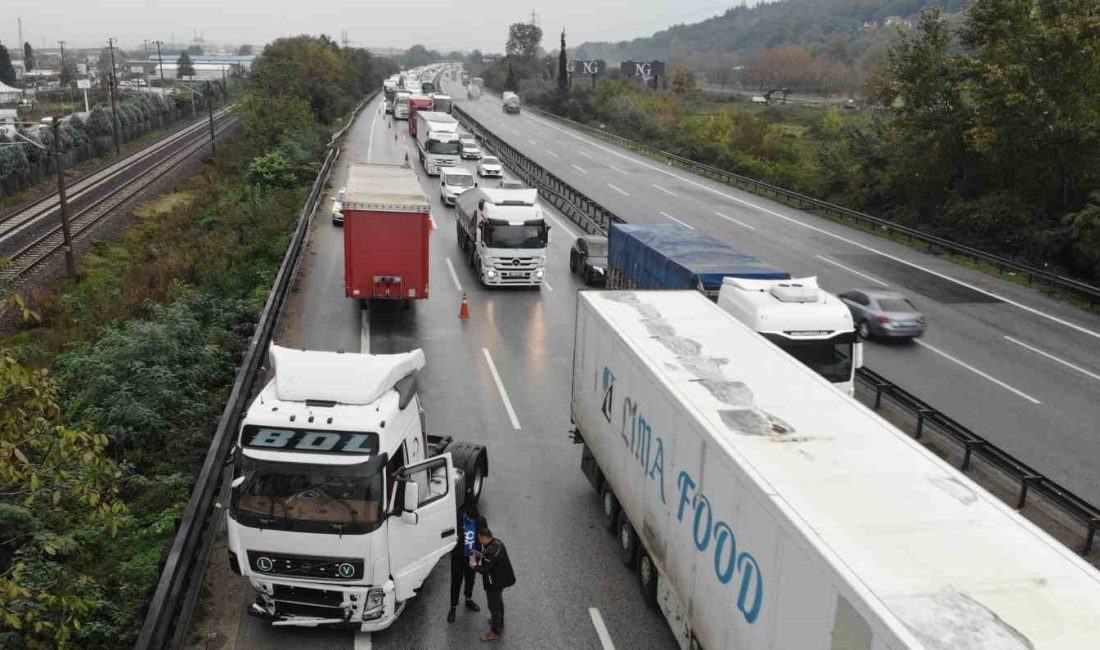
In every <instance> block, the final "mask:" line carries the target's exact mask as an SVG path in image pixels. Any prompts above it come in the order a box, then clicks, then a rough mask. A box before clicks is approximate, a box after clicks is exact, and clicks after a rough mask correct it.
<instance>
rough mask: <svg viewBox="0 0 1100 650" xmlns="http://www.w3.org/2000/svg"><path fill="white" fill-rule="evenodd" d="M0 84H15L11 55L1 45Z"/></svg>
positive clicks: (1, 44)
mask: <svg viewBox="0 0 1100 650" xmlns="http://www.w3.org/2000/svg"><path fill="white" fill-rule="evenodd" d="M0 83H5V84H13V83H15V66H13V65H12V64H11V55H10V54H8V48H6V47H4V45H3V43H0Z"/></svg>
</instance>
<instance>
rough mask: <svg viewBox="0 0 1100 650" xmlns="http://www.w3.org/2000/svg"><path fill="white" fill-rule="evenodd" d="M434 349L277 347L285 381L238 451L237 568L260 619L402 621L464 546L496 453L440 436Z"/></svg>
mask: <svg viewBox="0 0 1100 650" xmlns="http://www.w3.org/2000/svg"><path fill="white" fill-rule="evenodd" d="M423 366H424V354H423V352H421V351H420V350H413V351H411V352H406V353H403V354H389V355H372V354H344V353H337V352H314V351H305V350H291V349H287V348H281V347H278V346H272V348H271V368H272V369H273V370H274V371H275V377H274V378H273V379H272V380H271V381H270V383H268V385H267V386H266V387H265V388H264V389H263V391H262V392H261V393H260V394H259V395H258V396H257V397H256V399H255V401H253V403H252V405H251V406H250V407H249V409H248V412H247V413H246V414H245V417H244V419H243V422H242V424H241V432H240V438H239V439H238V442H237V446H236V448H235V450H234V456H235V462H234V479H233V481H232V483H231V489H232V494H231V501H230V507H229V511H228V513H227V516H228V538H229V564H230V567H231V568H232V569H233V571H234V572H235V573H237V574H238V575H243V576H245V577H246V578H248V580H249V582H250V583H251V586H252V589H253V590H254V592H255V595H256V601H255V603H253V604H252V605H251V606H250V607H249V610H248V613H249V614H251V615H253V616H256V617H259V618H262V619H265V620H268V621H271V622H272V624H273V625H278V626H283V625H295V626H302V627H341V628H349V629H352V630H357V631H363V632H369V631H374V630H381V629H384V628H386V627H388V626H389V625H391V624H392V623H393V622H394V620H396V619H397V617H398V616H399V615H400V614H401V612H402V610H403V609H404V608H405V605H406V604H407V602H408V601H409V599H410V598H412V597H413V596H415V595H416V592H417V590H418V589H420V587H421V585H423V583H424V580H425V579H426V578H427V577H428V575H429V574H430V573H431V571H432V568H433V567H434V566H435V565H436V563H437V562H438V560H439V559H440V558H441V557H443V556H444V555H446V554H447V553H448V552H449V551H450V550H451V549H452V548H453V547H454V545H455V543H456V540H457V535H456V533H455V522H456V520H457V516H458V514H457V510H456V508H457V505H460V504H461V503H462V502H463V500H465V499H470V500H472V501H476V500H477V498H478V497H479V496H480V494H481V488H482V482H483V478H484V477H485V476H486V475H487V474H488V467H489V465H488V453H487V451H486V450H485V449H484V448H483V447H481V446H479V445H474V444H470V443H463V442H455V441H453V440H452V439H450V438H449V437H438V436H430V435H427V433H426V432H425V430H424V426H423V422H424V413H423V411H422V410H421V405H420V398H419V395H418V391H417V380H416V373H417V371H418V370H419V369H420V368H422V367H423Z"/></svg>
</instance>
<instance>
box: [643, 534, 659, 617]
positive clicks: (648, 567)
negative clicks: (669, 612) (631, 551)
mask: <svg viewBox="0 0 1100 650" xmlns="http://www.w3.org/2000/svg"><path fill="white" fill-rule="evenodd" d="M638 584H639V585H641V587H642V597H643V598H644V599H645V602H646V603H648V604H649V605H653V606H656V605H657V565H656V564H654V563H653V560H652V559H651V558H650V557H649V553H646V552H645V549H644V548H643V549H639V550H638Z"/></svg>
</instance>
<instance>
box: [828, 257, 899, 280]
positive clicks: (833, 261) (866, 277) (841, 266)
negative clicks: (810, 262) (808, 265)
mask: <svg viewBox="0 0 1100 650" xmlns="http://www.w3.org/2000/svg"><path fill="white" fill-rule="evenodd" d="M814 257H816V258H817V259H819V260H821V261H822V262H825V263H826V264H832V265H833V266H835V267H837V268H841V269H844V270H845V271H847V272H849V273H851V274H852V275H858V276H859V277H861V278H863V279H864V280H870V281H871V282H874V283H875V284H877V285H879V286H880V287H888V286H890V285H888V284H886V283H885V282H883V281H882V280H879V279H878V278H872V277H871V276H869V275H867V274H866V273H860V272H859V271H857V270H855V269H853V268H850V267H847V266H844V265H843V264H841V263H840V262H837V261H835V260H831V259H829V258H828V257H822V256H821V255H814Z"/></svg>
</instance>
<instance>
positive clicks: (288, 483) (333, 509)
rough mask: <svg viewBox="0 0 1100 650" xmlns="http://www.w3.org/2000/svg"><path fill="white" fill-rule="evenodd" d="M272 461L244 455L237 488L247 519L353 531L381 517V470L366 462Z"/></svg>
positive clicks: (235, 503) (237, 503)
mask: <svg viewBox="0 0 1100 650" xmlns="http://www.w3.org/2000/svg"><path fill="white" fill-rule="evenodd" d="M368 464H369V463H361V464H358V465H350V466H349V465H313V464H306V463H273V462H267V461H257V460H255V459H251V458H245V459H244V461H243V463H242V469H243V474H244V476H245V480H244V482H243V483H241V485H240V486H238V487H237V488H236V489H235V490H233V499H232V511H233V515H234V518H236V519H237V521H239V522H240V523H241V524H242V525H245V526H252V527H257V528H274V529H278V530H297V531H302V532H312V533H331V534H340V535H354V534H362V533H367V532H370V531H371V530H374V529H375V528H377V527H378V525H379V524H380V523H381V521H382V498H383V494H382V472H381V471H380V468H379V469H377V470H375V471H369V470H368V469H367V465H368Z"/></svg>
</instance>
